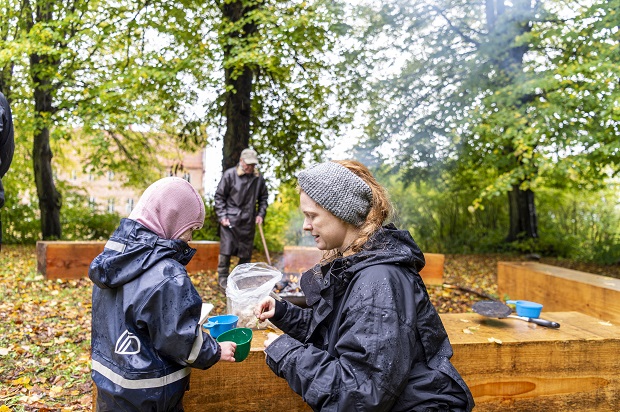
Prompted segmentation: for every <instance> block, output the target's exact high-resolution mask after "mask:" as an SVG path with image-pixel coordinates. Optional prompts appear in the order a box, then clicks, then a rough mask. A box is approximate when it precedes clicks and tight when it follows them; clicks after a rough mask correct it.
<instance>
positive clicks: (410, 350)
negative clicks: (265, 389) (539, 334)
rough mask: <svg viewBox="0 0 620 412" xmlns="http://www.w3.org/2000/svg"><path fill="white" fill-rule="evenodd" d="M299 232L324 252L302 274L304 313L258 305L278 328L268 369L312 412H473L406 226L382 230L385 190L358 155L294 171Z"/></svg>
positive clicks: (280, 304) (269, 345)
mask: <svg viewBox="0 0 620 412" xmlns="http://www.w3.org/2000/svg"><path fill="white" fill-rule="evenodd" d="M299 187H300V207H301V211H302V213H303V214H304V226H303V229H304V230H307V231H308V232H310V234H311V235H312V236H313V237H314V240H315V243H316V246H317V248H318V249H320V250H324V251H326V255H325V258H326V259H325V261H324V262H322V263H323V265H317V266H315V267H314V268H313V269H311V270H309V271H307V272H305V273H304V274H303V275H302V278H301V282H300V283H301V287H302V290H303V292H304V294H305V296H306V303H307V304H308V306H309V308H308V309H301V308H300V307H298V306H295V305H293V304H291V303H289V302H286V301H277V302H276V301H275V300H274V299H273V298H272V297H267V298H265V299H264V300H263V301H261V302H260V303H259V304H258V306H257V308H256V309H255V314H256V315H257V317H258V318H259V319H260V320H261V321H262V320H265V319H271V321H272V322H273V323H274V324H275V325H276V326H277V327H278V328H280V329H282V330H283V331H284V332H285V334H284V335H282V336H279V337H276V338H275V339H273V338H270V339H269V340H268V341H267V342H265V346H266V349H265V353H266V355H267V365H269V367H270V368H271V369H272V370H273V371H274V372H275V373H276V374H277V375H278V376H280V377H282V378H284V379H286V380H287V381H288V383H289V385H290V387H291V388H292V389H293V390H294V391H295V392H297V393H298V394H300V395H301V396H302V397H303V399H304V401H306V402H307V403H308V405H309V406H310V407H312V409H313V410H315V411H318V410H321V411H408V412H411V411H420V412H422V411H470V410H471V409H472V408H473V406H474V402H473V398H472V395H471V393H470V391H469V389H468V388H467V385H466V384H465V382H464V381H463V379H462V378H461V376H460V375H459V373H458V372H457V371H456V369H455V368H454V366H453V365H452V364H451V363H450V357H451V356H452V347H451V345H450V342H449V341H448V335H447V334H446V331H445V329H444V327H443V324H442V323H441V319H440V318H439V315H438V314H437V312H436V310H435V308H434V307H433V305H432V304H431V302H430V300H429V297H428V293H427V292H426V287H425V286H424V282H423V281H422V278H421V277H420V275H419V274H418V272H419V271H420V269H422V267H424V255H423V254H422V252H421V251H420V249H419V248H418V246H417V245H416V243H415V242H414V240H413V239H412V238H411V235H410V234H409V232H407V231H404V230H398V229H396V227H395V226H394V225H392V224H389V225H386V226H383V224H384V222H385V221H386V220H387V218H388V216H389V214H390V211H391V204H390V202H389V200H388V197H387V193H386V191H385V189H384V188H383V187H382V186H381V185H379V183H378V182H377V181H376V180H375V178H374V177H373V176H372V174H371V173H370V171H369V170H368V169H367V168H366V167H365V166H364V165H362V164H361V163H359V162H356V161H338V162H326V163H321V164H319V165H317V166H315V167H312V168H309V169H306V170H304V171H302V172H301V173H299Z"/></svg>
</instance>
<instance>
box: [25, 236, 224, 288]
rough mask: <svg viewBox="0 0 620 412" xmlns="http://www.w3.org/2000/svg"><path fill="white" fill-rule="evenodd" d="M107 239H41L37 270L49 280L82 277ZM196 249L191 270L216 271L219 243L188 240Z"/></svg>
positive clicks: (86, 273)
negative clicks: (88, 240)
mask: <svg viewBox="0 0 620 412" xmlns="http://www.w3.org/2000/svg"><path fill="white" fill-rule="evenodd" d="M105 244H106V242H105V241H91V242H87V241H73V242H70V241H38V242H37V270H38V271H39V273H40V274H42V275H43V276H44V277H45V278H46V279H79V278H82V277H85V276H88V267H89V266H90V263H91V262H92V261H93V259H94V258H95V257H97V255H98V254H100V253H101V252H103V248H104V246H105ZM189 244H190V246H191V247H193V248H195V249H197V252H196V254H195V255H194V257H193V258H192V260H191V262H190V263H189V264H188V265H187V271H188V272H199V271H206V270H213V271H214V270H216V269H217V260H218V256H219V252H220V243H219V242H212V241H205V240H200V241H195V242H190V243H189Z"/></svg>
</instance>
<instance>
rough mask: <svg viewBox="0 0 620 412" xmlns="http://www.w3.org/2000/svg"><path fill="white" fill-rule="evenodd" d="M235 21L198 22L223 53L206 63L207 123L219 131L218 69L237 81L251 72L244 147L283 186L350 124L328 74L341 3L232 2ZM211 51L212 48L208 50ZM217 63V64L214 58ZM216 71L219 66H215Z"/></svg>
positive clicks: (222, 94)
mask: <svg viewBox="0 0 620 412" xmlns="http://www.w3.org/2000/svg"><path fill="white" fill-rule="evenodd" d="M233 5H234V7H237V8H238V10H239V15H238V16H235V17H237V18H238V19H237V20H234V21H233V20H231V19H225V18H222V16H221V14H220V13H215V12H212V15H213V16H214V19H213V20H211V21H209V22H205V24H206V25H209V24H212V26H210V31H212V32H213V33H217V48H218V50H221V51H222V52H223V54H222V55H220V54H218V55H217V56H216V57H217V59H216V61H214V62H209V63H207V64H208V65H209V68H207V67H206V66H205V69H204V70H203V77H202V79H201V80H202V81H203V82H204V83H205V84H209V85H210V86H211V87H212V88H213V90H214V94H215V95H216V96H217V99H213V100H211V101H209V102H208V112H207V118H208V119H209V120H210V121H211V124H212V125H214V126H217V127H219V128H224V127H225V125H226V123H225V122H226V120H227V119H226V118H224V113H223V108H224V107H225V106H224V103H225V101H226V99H227V98H228V96H229V94H230V93H234V92H235V90H233V89H232V87H233V86H231V85H228V86H227V87H228V88H227V89H224V86H225V85H223V84H222V72H221V67H223V69H224V70H226V71H227V72H228V73H230V77H231V78H232V79H236V78H238V77H239V76H240V75H241V73H244V71H245V70H249V71H251V73H252V81H253V83H252V99H251V110H249V115H250V136H251V146H253V148H255V149H256V150H257V151H258V152H259V153H261V155H262V160H263V163H264V166H266V167H267V168H269V169H270V170H271V171H272V172H273V173H274V175H275V177H276V178H278V179H281V180H282V181H288V180H290V179H291V178H292V177H293V173H294V172H295V171H296V170H298V169H299V168H300V167H302V166H303V164H304V161H308V160H309V159H314V160H317V159H319V158H320V157H321V155H322V153H323V151H324V149H325V147H326V146H327V144H328V142H329V140H330V138H332V137H334V136H338V135H340V134H341V133H342V132H341V130H340V129H341V127H342V126H343V125H344V124H346V123H347V122H348V121H350V116H351V114H350V112H348V111H347V110H346V108H347V107H351V106H353V104H354V102H352V101H347V99H345V98H342V93H344V90H345V89H346V88H345V87H344V86H345V84H347V81H346V79H343V78H340V77H338V76H337V75H336V74H335V73H334V70H333V68H334V65H335V64H337V63H338V62H339V61H340V60H341V58H340V57H339V56H338V54H337V53H335V50H336V48H337V46H338V43H339V39H340V35H341V27H342V24H341V18H342V14H341V5H340V3H338V2H332V1H327V0H312V1H303V2H297V1H289V0H265V1H258V2H257V1H254V0H238V1H234V2H225V3H224V4H223V5H221V7H233ZM213 46H215V45H213ZM220 58H221V61H220V60H219V59H220ZM220 65H221V67H220Z"/></svg>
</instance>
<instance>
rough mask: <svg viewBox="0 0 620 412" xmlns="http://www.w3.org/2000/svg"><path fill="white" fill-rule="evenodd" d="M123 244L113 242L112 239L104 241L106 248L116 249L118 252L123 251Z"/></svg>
mask: <svg viewBox="0 0 620 412" xmlns="http://www.w3.org/2000/svg"><path fill="white" fill-rule="evenodd" d="M125 246H126V245H125V244H124V243H120V242H115V241H113V240H108V241H107V242H106V243H105V248H106V249H112V250H116V251H117V252H118V253H123V252H124V251H125Z"/></svg>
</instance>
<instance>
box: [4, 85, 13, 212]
mask: <svg viewBox="0 0 620 412" xmlns="http://www.w3.org/2000/svg"><path fill="white" fill-rule="evenodd" d="M14 150H15V140H14V136H13V117H12V115H11V108H10V107H9V102H8V101H7V100H6V98H5V97H4V95H3V94H2V93H0V207H2V206H4V187H3V185H2V180H1V179H2V178H3V177H4V175H5V174H6V172H7V171H8V170H9V166H11V161H12V160H13V152H14Z"/></svg>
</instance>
